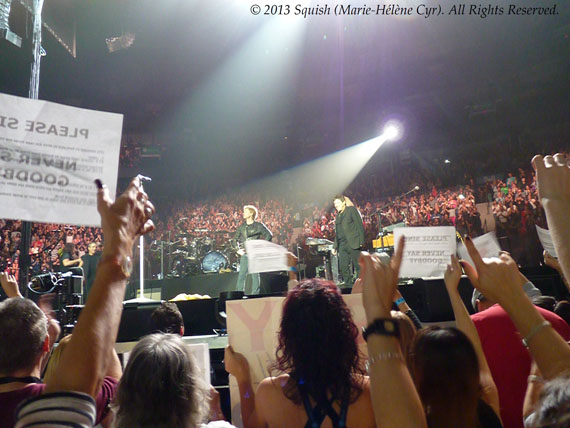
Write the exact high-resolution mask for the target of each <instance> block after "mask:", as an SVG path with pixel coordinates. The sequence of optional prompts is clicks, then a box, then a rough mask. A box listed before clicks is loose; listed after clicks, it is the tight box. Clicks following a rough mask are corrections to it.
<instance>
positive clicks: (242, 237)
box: [234, 221, 273, 242]
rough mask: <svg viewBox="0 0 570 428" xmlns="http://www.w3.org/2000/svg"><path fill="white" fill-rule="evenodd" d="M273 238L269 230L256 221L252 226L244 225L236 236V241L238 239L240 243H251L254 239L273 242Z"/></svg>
mask: <svg viewBox="0 0 570 428" xmlns="http://www.w3.org/2000/svg"><path fill="white" fill-rule="evenodd" d="M272 238H273V235H272V234H271V232H270V231H269V229H267V227H265V225H264V224H263V223H261V222H259V221H254V222H253V223H251V224H247V223H242V224H241V225H240V226H239V227H238V228H237V229H236V233H235V234H234V239H237V240H238V241H239V242H245V241H251V240H252V239H264V240H266V241H271V239H272Z"/></svg>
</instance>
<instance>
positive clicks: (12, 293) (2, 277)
mask: <svg viewBox="0 0 570 428" xmlns="http://www.w3.org/2000/svg"><path fill="white" fill-rule="evenodd" d="M0 284H1V285H2V289H3V290H4V292H5V293H6V296H8V297H19V296H20V297H21V296H22V294H20V289H19V288H18V281H16V277H15V276H14V275H9V274H8V273H6V272H1V273H0Z"/></svg>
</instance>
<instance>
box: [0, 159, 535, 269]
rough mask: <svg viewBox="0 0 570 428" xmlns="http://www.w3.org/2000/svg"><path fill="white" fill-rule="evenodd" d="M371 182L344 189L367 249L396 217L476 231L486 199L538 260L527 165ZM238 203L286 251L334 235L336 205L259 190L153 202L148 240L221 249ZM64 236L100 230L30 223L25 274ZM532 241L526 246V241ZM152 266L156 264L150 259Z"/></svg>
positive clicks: (52, 261) (78, 237) (84, 236)
mask: <svg viewBox="0 0 570 428" xmlns="http://www.w3.org/2000/svg"><path fill="white" fill-rule="evenodd" d="M375 189H376V187H375V186H370V184H369V183H368V182H367V181H365V180H361V179H357V180H356V181H355V182H354V183H353V184H352V185H351V186H350V188H349V189H348V190H347V195H348V196H349V198H351V199H352V200H353V203H354V204H355V205H356V206H357V207H358V209H359V211H360V212H361V214H362V217H363V220H364V227H365V233H366V242H367V247H368V248H371V244H372V240H373V239H376V237H377V235H378V233H379V231H380V229H381V227H380V224H379V221H380V222H381V226H382V227H387V226H390V225H393V224H398V223H403V224H406V225H407V226H446V225H453V226H455V227H456V229H457V231H458V232H459V233H460V234H461V235H462V236H463V235H470V236H474V237H475V236H479V235H481V234H483V233H485V232H486V231H488V230H489V229H490V228H491V227H490V225H489V224H483V221H482V219H481V215H480V212H479V211H478V210H477V204H479V203H489V204H490V207H491V209H492V214H493V217H494V219H495V225H496V230H497V235H498V236H499V237H509V245H508V246H507V248H506V249H508V250H510V251H511V252H512V253H513V254H514V255H515V258H517V259H521V260H520V262H521V263H524V264H537V263H538V261H537V257H536V254H540V253H537V251H534V255H530V256H527V255H526V253H528V251H527V250H528V248H535V247H536V248H538V246H537V245H536V243H535V242H534V241H536V233H535V231H534V225H535V224H538V225H539V226H541V227H546V222H545V217H544V212H543V209H542V207H541V205H540V202H539V200H538V195H537V189H536V185H535V177H534V174H533V172H532V171H529V170H526V169H523V168H519V169H518V170H517V171H515V172H509V173H507V174H506V175H505V176H502V177H499V176H496V177H495V176H494V177H490V178H489V179H488V180H487V181H485V182H483V183H482V184H481V185H474V184H471V185H462V186H455V187H453V188H446V189H442V188H438V187H437V186H436V184H431V186H430V187H429V188H423V189H420V190H418V191H413V192H411V193H409V194H407V195H404V196H401V197H399V196H397V195H396V196H394V195H391V196H388V197H383V198H381V199H371V198H370V197H367V196H366V195H367V193H366V190H370V194H373V193H374V190H375ZM245 203H248V204H250V203H251V204H254V205H256V206H257V207H258V209H259V213H260V219H261V221H262V222H263V223H264V224H265V225H266V226H267V227H268V229H269V230H270V231H271V232H272V233H273V241H274V242H276V243H278V244H280V245H283V246H285V247H287V248H289V249H290V250H293V249H294V248H295V245H299V246H303V245H304V242H305V240H306V238H307V237H317V238H325V239H329V240H331V241H332V240H334V233H335V225H334V219H335V211H334V209H333V208H332V202H329V203H326V204H323V205H316V204H314V203H304V204H299V203H294V202H288V201H285V200H284V199H282V200H276V199H264V198H262V197H260V196H259V195H255V194H251V193H245V192H237V193H233V194H231V195H230V194H228V195H222V196H219V197H216V198H215V199H208V200H205V201H200V202H188V201H182V200H181V201H173V200H169V201H166V202H163V203H162V204H161V206H160V207H159V215H158V219H157V230H156V231H155V232H154V233H153V234H152V236H151V239H153V240H159V241H168V242H175V241H177V240H179V239H180V235H181V234H186V235H189V236H190V237H191V239H203V238H208V239H210V240H212V241H214V242H215V244H214V245H210V246H209V247H208V248H209V249H216V248H218V249H219V248H224V247H225V248H227V247H228V245H229V243H230V239H231V237H232V236H233V232H234V231H235V230H236V229H237V227H238V226H239V225H240V224H241V223H242V222H243V218H242V207H243V205H244V204H245ZM20 231H21V222H20V221H11V220H2V221H1V223H0V239H1V241H0V249H1V253H0V255H1V259H0V261H1V266H0V267H1V268H2V269H3V270H9V271H10V272H11V273H16V272H17V270H18V269H17V268H18V259H19V249H18V246H19V242H20V238H21V232H20ZM67 242H73V243H74V244H75V247H76V250H77V252H78V256H79V257H81V256H82V255H83V254H85V253H86V252H87V245H88V244H89V243H90V242H96V243H97V244H98V245H99V246H100V244H102V236H101V230H100V229H97V228H92V227H79V226H66V225H54V224H38V223H36V224H34V225H33V228H32V240H31V247H30V254H31V259H32V262H31V272H32V274H34V275H35V274H38V273H41V272H47V271H49V270H57V269H58V268H59V264H60V260H59V256H60V255H61V253H62V251H63V246H64V244H65V243H67ZM528 242H532V243H533V245H529V244H528ZM525 252H526V253H525ZM156 264H158V263H156Z"/></svg>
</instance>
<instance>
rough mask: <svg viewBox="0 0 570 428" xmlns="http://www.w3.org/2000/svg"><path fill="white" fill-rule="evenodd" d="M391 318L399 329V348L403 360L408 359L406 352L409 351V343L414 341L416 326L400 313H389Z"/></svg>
mask: <svg viewBox="0 0 570 428" xmlns="http://www.w3.org/2000/svg"><path fill="white" fill-rule="evenodd" d="M390 314H391V315H392V318H394V319H395V320H396V321H397V323H398V327H400V348H401V350H402V355H403V356H404V359H406V358H407V357H408V352H409V349H410V343H412V340H414V336H415V335H416V333H417V329H416V326H415V325H414V323H413V321H412V320H411V318H410V317H409V316H407V315H406V314H405V313H403V312H400V311H390Z"/></svg>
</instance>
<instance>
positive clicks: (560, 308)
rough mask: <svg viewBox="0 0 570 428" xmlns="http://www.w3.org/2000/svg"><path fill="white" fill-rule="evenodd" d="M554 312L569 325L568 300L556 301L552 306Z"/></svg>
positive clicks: (569, 305)
mask: <svg viewBox="0 0 570 428" xmlns="http://www.w3.org/2000/svg"><path fill="white" fill-rule="evenodd" d="M554 313H555V314H556V315H558V316H559V317H560V318H562V319H563V320H564V321H566V323H567V324H568V325H570V302H569V301H568V300H561V301H560V302H558V303H557V304H556V307H555V308H554Z"/></svg>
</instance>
